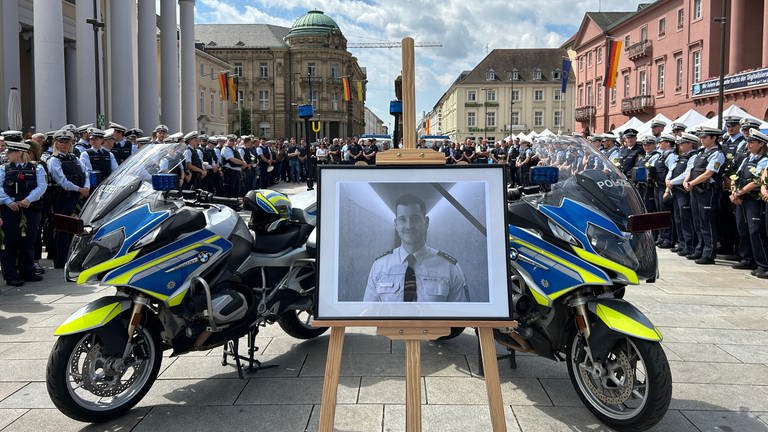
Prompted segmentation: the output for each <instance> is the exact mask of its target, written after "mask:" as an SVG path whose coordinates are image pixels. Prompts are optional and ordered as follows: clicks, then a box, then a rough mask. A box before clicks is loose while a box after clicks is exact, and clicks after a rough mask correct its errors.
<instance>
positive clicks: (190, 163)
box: [184, 131, 208, 190]
mask: <svg viewBox="0 0 768 432" xmlns="http://www.w3.org/2000/svg"><path fill="white" fill-rule="evenodd" d="M184 142H185V143H187V148H186V149H185V150H184V162H185V164H186V167H187V171H189V172H191V173H192V177H191V179H190V180H189V182H188V183H187V184H186V185H184V189H191V190H195V189H198V188H199V187H200V182H201V181H202V180H203V179H205V176H206V175H207V174H208V173H207V172H206V170H205V169H203V158H202V156H201V154H200V152H199V151H198V148H197V147H198V146H199V145H200V139H199V134H198V132H197V131H192V132H189V133H187V134H186V135H184Z"/></svg>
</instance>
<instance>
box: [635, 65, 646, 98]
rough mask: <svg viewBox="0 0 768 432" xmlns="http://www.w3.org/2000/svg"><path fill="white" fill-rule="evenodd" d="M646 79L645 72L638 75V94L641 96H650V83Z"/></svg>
mask: <svg viewBox="0 0 768 432" xmlns="http://www.w3.org/2000/svg"><path fill="white" fill-rule="evenodd" d="M646 77H647V74H646V72H645V71H640V73H639V74H638V75H637V86H638V93H639V94H640V95H641V96H645V95H647V94H648V83H647V82H646Z"/></svg>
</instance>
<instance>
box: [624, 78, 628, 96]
mask: <svg viewBox="0 0 768 432" xmlns="http://www.w3.org/2000/svg"><path fill="white" fill-rule="evenodd" d="M624 97H629V74H625V75H624Z"/></svg>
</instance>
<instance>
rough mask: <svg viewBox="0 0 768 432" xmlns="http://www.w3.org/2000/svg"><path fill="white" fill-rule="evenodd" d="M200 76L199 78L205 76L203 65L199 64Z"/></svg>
mask: <svg viewBox="0 0 768 432" xmlns="http://www.w3.org/2000/svg"><path fill="white" fill-rule="evenodd" d="M200 76H201V77H204V76H205V65H204V64H202V63H200Z"/></svg>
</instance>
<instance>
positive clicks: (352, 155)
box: [299, 139, 365, 165]
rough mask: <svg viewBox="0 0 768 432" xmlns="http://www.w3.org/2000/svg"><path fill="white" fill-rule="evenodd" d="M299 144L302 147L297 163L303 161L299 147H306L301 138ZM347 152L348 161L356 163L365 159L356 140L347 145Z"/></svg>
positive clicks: (361, 148)
mask: <svg viewBox="0 0 768 432" xmlns="http://www.w3.org/2000/svg"><path fill="white" fill-rule="evenodd" d="M301 144H302V147H300V148H299V165H301V164H302V163H303V159H302V158H301V149H302V148H304V147H306V145H305V144H304V140H303V139H302V140H301ZM347 153H348V154H349V160H350V163H357V162H359V161H362V160H364V159H365V156H363V147H362V146H361V145H360V143H358V142H357V141H353V142H352V144H350V145H349V147H348V148H347Z"/></svg>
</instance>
